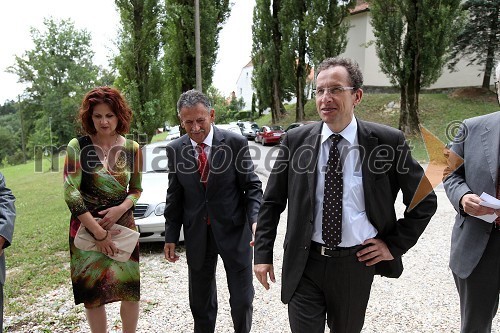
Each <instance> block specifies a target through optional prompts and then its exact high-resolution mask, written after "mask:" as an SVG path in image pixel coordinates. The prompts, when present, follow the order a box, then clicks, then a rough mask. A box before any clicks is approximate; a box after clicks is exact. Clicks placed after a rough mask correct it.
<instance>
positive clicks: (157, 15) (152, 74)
mask: <svg viewBox="0 0 500 333" xmlns="http://www.w3.org/2000/svg"><path fill="white" fill-rule="evenodd" d="M115 4H116V6H117V7H118V10H119V12H120V18H121V23H122V29H121V34H120V38H119V41H118V48H119V51H120V54H119V55H118V56H117V57H116V58H115V66H116V68H117V69H118V72H119V77H118V78H117V80H116V85H117V86H118V87H119V88H120V89H121V90H122V91H123V92H124V93H125V95H126V96H127V100H128V102H129V104H130V106H131V108H132V110H134V117H133V123H132V131H133V132H135V133H137V134H146V135H147V136H148V138H151V137H152V136H153V135H154V134H155V130H156V128H157V127H159V126H160V124H162V123H163V122H162V121H163V119H164V117H165V112H164V107H163V105H162V94H163V87H164V84H163V75H162V70H161V61H160V50H161V41H160V23H161V21H160V19H161V7H160V5H159V0H115Z"/></svg>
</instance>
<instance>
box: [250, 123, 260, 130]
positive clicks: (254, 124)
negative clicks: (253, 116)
mask: <svg viewBox="0 0 500 333" xmlns="http://www.w3.org/2000/svg"><path fill="white" fill-rule="evenodd" d="M251 128H252V129H254V130H258V129H259V125H257V124H256V123H253V124H252V125H251Z"/></svg>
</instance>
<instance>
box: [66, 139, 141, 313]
mask: <svg viewBox="0 0 500 333" xmlns="http://www.w3.org/2000/svg"><path fill="white" fill-rule="evenodd" d="M113 149H114V148H113ZM119 149H120V151H119V152H118V157H117V159H116V163H115V166H113V167H108V168H105V167H104V166H103V165H102V163H101V161H100V160H99V158H98V157H97V154H96V151H95V147H94V145H93V144H92V141H91V139H90V137H88V136H85V137H81V138H79V139H76V138H75V139H73V140H71V141H70V142H69V144H68V147H67V154H66V161H65V165H64V198H65V200H66V203H67V205H68V207H69V210H70V211H71V222H70V230H69V247H70V255H71V280H72V283H73V295H74V298H75V304H80V303H84V304H85V307H87V308H92V307H98V306H101V305H104V304H106V303H110V302H115V301H139V298H140V281H139V244H137V246H136V247H135V250H134V251H133V253H132V256H131V257H130V259H129V260H128V261H127V262H119V261H116V260H113V259H111V258H109V257H107V256H106V255H104V254H103V253H101V252H96V251H83V250H80V249H78V248H76V247H75V245H74V238H75V235H76V232H77V230H78V227H79V226H80V220H78V216H79V215H81V214H83V213H86V212H90V213H91V214H92V215H93V216H95V217H97V216H99V214H98V212H99V211H101V210H103V209H106V208H109V207H112V206H116V205H119V204H121V203H122V202H123V201H124V200H125V199H130V200H132V202H133V203H134V205H135V203H136V202H137V199H139V197H140V195H141V192H142V188H141V173H140V169H141V166H140V165H139V164H140V163H139V161H141V158H140V148H139V145H138V144H137V142H135V141H133V140H128V139H127V140H126V142H125V145H124V146H122V147H119ZM117 223H118V224H121V225H123V226H126V227H128V228H131V229H134V230H136V226H135V222H134V217H133V214H132V210H129V211H127V212H126V213H125V214H123V216H122V217H121V218H120V219H119V220H118V221H117Z"/></svg>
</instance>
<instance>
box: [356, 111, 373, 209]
mask: <svg viewBox="0 0 500 333" xmlns="http://www.w3.org/2000/svg"><path fill="white" fill-rule="evenodd" d="M356 121H357V122H358V142H359V146H360V147H359V158H360V160H361V170H362V173H363V174H362V177H363V191H364V193H365V209H366V214H367V216H368V218H369V219H370V216H371V209H372V208H371V206H370V202H371V200H367V199H368V197H369V196H370V193H373V191H372V188H373V186H374V182H375V174H374V173H373V172H371V170H370V167H369V165H370V161H369V159H370V156H372V151H373V150H374V149H375V148H376V147H377V145H378V138H376V137H374V136H373V135H372V133H371V130H370V129H369V128H368V126H367V124H366V123H365V122H363V121H361V120H358V119H356Z"/></svg>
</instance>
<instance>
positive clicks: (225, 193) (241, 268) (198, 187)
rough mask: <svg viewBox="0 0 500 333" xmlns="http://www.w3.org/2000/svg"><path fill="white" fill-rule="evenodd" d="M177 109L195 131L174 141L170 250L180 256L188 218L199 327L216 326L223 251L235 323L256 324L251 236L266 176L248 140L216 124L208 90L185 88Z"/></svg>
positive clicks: (240, 327) (241, 326)
mask: <svg viewBox="0 0 500 333" xmlns="http://www.w3.org/2000/svg"><path fill="white" fill-rule="evenodd" d="M177 110H178V115H179V117H180V121H181V126H182V127H183V128H184V129H185V130H186V132H187V134H186V135H184V136H182V137H181V138H179V139H177V140H175V141H173V142H172V143H171V144H170V145H169V146H168V147H167V157H168V168H169V176H168V178H169V187H168V190H167V199H166V207H165V219H166V222H165V258H166V259H167V260H168V261H170V262H175V261H177V259H178V256H177V255H176V253H175V243H177V241H178V239H179V233H180V230H181V226H183V227H184V241H185V245H186V256H187V263H188V270H189V305H190V307H191V312H192V314H193V317H194V332H214V330H215V321H216V317H217V287H216V284H215V269H216V266H217V258H218V255H220V256H221V258H222V261H223V262H224V268H225V269H226V276H227V283H228V288H229V294H230V301H229V302H230V305H231V316H232V318H233V325H234V330H235V332H250V328H251V324H252V310H253V308H252V302H253V297H254V288H253V284H252V250H251V246H250V243H251V241H252V234H253V232H254V231H255V226H256V222H257V214H258V211H259V208H260V203H261V199H262V184H261V182H260V180H259V178H258V177H257V175H256V174H255V173H254V165H253V162H252V159H251V157H250V154H249V149H248V141H247V139H246V138H245V137H243V136H241V135H238V134H235V133H232V132H229V131H225V130H221V129H218V128H217V127H215V126H214V125H213V124H212V123H213V122H214V119H215V111H214V109H212V108H211V107H210V102H209V100H208V98H207V97H206V96H205V95H204V94H202V93H201V92H198V91H196V90H190V91H187V92H185V93H183V94H182V95H181V97H180V98H179V101H178V103H177ZM206 164H208V165H206Z"/></svg>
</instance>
